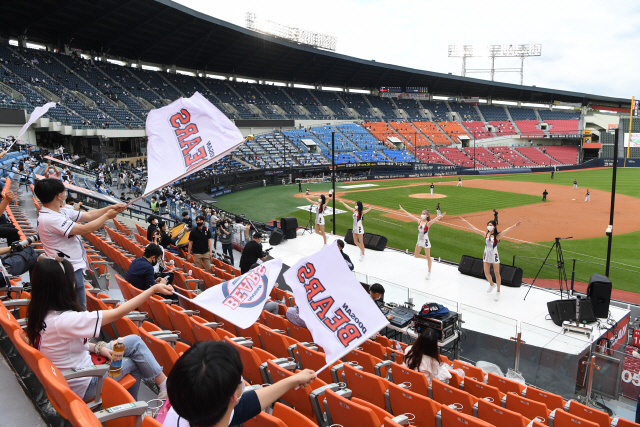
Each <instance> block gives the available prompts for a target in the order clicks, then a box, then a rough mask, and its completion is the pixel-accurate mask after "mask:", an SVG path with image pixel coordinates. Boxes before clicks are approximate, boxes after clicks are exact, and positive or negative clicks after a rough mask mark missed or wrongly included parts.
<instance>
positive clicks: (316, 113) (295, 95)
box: [282, 87, 331, 120]
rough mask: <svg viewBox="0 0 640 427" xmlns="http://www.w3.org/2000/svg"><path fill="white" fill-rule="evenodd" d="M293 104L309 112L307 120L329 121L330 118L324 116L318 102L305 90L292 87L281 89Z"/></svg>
mask: <svg viewBox="0 0 640 427" xmlns="http://www.w3.org/2000/svg"><path fill="white" fill-rule="evenodd" d="M282 90H283V91H285V92H286V93H287V94H288V95H289V96H290V97H291V98H292V99H293V100H294V101H295V102H296V105H301V106H303V107H304V108H305V109H306V110H307V111H308V112H309V118H311V119H313V120H329V119H331V116H329V115H327V114H325V113H324V112H323V111H322V109H321V108H320V107H321V104H320V102H318V100H317V99H316V98H315V97H314V96H313V95H312V93H311V92H310V91H309V90H307V89H300V88H294V87H288V88H282Z"/></svg>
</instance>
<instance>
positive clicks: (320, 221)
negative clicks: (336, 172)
mask: <svg viewBox="0 0 640 427" xmlns="http://www.w3.org/2000/svg"><path fill="white" fill-rule="evenodd" d="M305 199H307V200H308V201H309V203H311V204H312V205H315V206H316V223H315V230H316V233H318V234H319V235H321V236H322V238H323V239H324V244H325V245H326V244H327V235H326V234H324V209H325V208H326V207H327V199H326V198H325V197H324V194H321V195H320V197H318V203H316V202H314V201H313V200H311V199H310V198H308V197H305Z"/></svg>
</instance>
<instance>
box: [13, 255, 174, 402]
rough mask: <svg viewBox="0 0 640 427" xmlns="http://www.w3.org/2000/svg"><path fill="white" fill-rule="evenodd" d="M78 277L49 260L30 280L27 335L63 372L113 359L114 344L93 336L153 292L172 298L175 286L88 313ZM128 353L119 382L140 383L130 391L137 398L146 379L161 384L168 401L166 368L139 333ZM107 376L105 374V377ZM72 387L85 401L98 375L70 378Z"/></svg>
mask: <svg viewBox="0 0 640 427" xmlns="http://www.w3.org/2000/svg"><path fill="white" fill-rule="evenodd" d="M74 276H75V274H74V270H73V266H72V265H71V263H69V261H67V260H63V261H62V262H61V263H60V262H57V261H55V260H53V259H49V258H45V259H41V260H40V261H38V263H37V264H36V266H35V267H34V269H33V276H32V280H31V303H30V304H29V306H28V307H27V314H28V322H27V328H26V330H25V333H26V335H27V337H28V338H29V341H30V342H31V344H32V345H33V346H34V347H35V348H36V349H38V350H40V351H41V352H42V354H43V355H44V356H45V357H47V358H48V359H49V360H51V362H52V363H53V364H55V365H56V367H57V368H58V369H60V370H66V369H82V368H89V367H90V366H92V365H93V361H92V360H91V353H94V354H97V355H100V356H103V357H105V358H107V359H109V360H110V359H111V358H112V356H113V352H112V348H113V347H112V344H113V343H105V342H98V343H96V344H94V343H90V342H89V341H88V338H98V336H99V335H100V328H101V327H102V326H106V325H109V324H110V323H112V322H114V321H116V320H118V319H120V318H122V317H123V316H125V315H126V314H128V313H129V312H130V311H132V310H135V309H136V308H137V307H138V306H140V304H142V303H143V302H145V301H146V300H148V299H149V298H150V297H151V296H152V295H153V294H154V293H162V294H165V295H166V294H171V293H172V292H173V288H172V287H171V286H168V285H164V284H161V285H160V284H159V285H155V286H154V287H153V288H151V289H149V290H147V291H145V292H143V293H142V294H141V295H138V296H136V297H134V298H132V299H130V300H129V301H126V302H124V303H122V304H120V305H119V306H117V307H115V308H114V309H111V310H104V311H102V310H98V311H92V312H88V311H83V310H84V308H83V307H82V306H81V305H80V304H79V303H78V300H77V298H76V292H75V288H76V287H77V285H76V283H75V277H74ZM123 341H124V345H125V350H124V358H123V360H122V370H121V372H120V375H119V376H118V377H116V378H114V379H115V380H116V381H118V380H120V379H121V378H123V377H124V376H126V375H127V374H131V375H132V376H133V377H134V378H135V379H136V382H135V384H134V385H133V386H131V387H130V388H129V390H128V391H129V393H130V394H131V396H132V397H133V398H134V399H137V397H138V390H139V387H140V382H141V380H142V379H145V380H151V379H153V381H154V382H155V383H156V385H158V387H159V388H160V393H159V395H158V398H160V399H166V397H167V396H166V394H167V393H166V390H167V387H166V379H167V377H166V376H165V375H164V374H163V373H162V367H161V366H160V365H159V364H158V362H156V360H155V358H154V357H153V354H152V353H151V351H149V349H148V348H147V346H146V345H145V343H144V342H143V341H142V339H140V337H139V336H137V335H128V336H126V337H123ZM106 375H107V374H106V373H105V376H106ZM68 382H69V387H70V388H71V390H72V391H73V392H74V393H76V394H77V395H78V396H79V397H80V398H82V399H83V400H85V401H90V400H93V399H94V398H95V396H96V386H97V384H98V377H86V378H76V379H70V380H68Z"/></svg>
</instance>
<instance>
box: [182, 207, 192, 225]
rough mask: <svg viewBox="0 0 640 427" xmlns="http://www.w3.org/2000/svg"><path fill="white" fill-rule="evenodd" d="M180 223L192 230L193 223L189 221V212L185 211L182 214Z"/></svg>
mask: <svg viewBox="0 0 640 427" xmlns="http://www.w3.org/2000/svg"><path fill="white" fill-rule="evenodd" d="M182 222H184V223H185V224H187V227H189V228H193V222H192V221H191V218H190V217H189V212H187V211H184V212H182Z"/></svg>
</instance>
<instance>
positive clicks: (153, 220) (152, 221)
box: [147, 215, 158, 241]
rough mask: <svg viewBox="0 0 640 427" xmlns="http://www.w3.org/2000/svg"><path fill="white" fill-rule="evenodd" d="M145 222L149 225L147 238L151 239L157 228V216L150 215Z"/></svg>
mask: <svg viewBox="0 0 640 427" xmlns="http://www.w3.org/2000/svg"><path fill="white" fill-rule="evenodd" d="M147 222H148V223H149V226H148V227H147V240H148V241H151V237H152V236H153V232H154V231H156V230H157V229H158V217H157V216H155V215H150V216H149V218H147Z"/></svg>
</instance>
